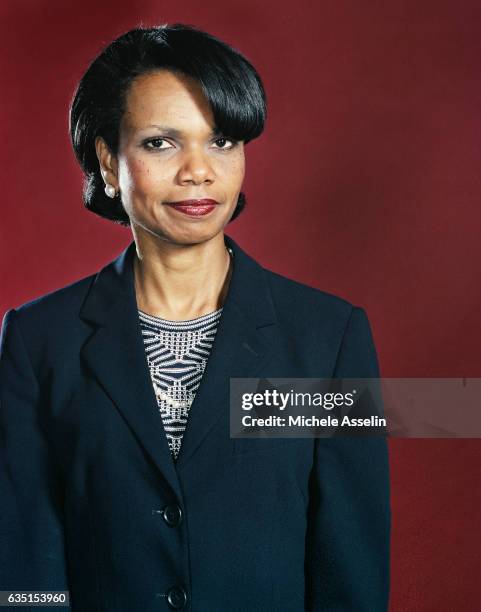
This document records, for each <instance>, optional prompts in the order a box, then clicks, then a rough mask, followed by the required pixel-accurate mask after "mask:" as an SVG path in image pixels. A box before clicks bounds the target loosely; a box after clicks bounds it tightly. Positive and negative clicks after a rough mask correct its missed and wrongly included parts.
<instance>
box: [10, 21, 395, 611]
mask: <svg viewBox="0 0 481 612" xmlns="http://www.w3.org/2000/svg"><path fill="white" fill-rule="evenodd" d="M70 119H71V121H70V124H71V125H70V128H71V136H72V143H73V147H74V150H75V153H76V155H77V158H78V160H79V162H80V164H81V166H82V168H83V170H84V171H85V174H86V182H85V189H84V201H85V204H86V206H87V208H88V209H89V210H90V211H92V212H94V213H96V214H98V215H100V216H102V217H104V218H107V219H111V220H112V221H115V222H118V223H122V224H124V225H128V226H130V228H131V230H132V234H133V241H132V242H131V243H130V245H129V246H128V247H127V248H126V249H125V250H124V251H123V252H122V253H121V254H120V255H119V257H117V258H116V259H115V260H114V261H112V262H111V263H109V264H108V265H106V266H105V267H104V268H102V270H100V272H98V273H97V274H94V275H92V276H89V277H87V278H84V279H82V280H80V281H78V282H76V283H73V284H71V285H69V286H67V287H64V288H62V289H59V290H58V291H54V292H52V293H50V294H48V295H45V296H42V297H40V298H38V299H36V300H33V301H31V302H29V303H27V304H24V305H22V306H21V307H19V308H16V309H14V308H12V309H11V310H9V311H8V312H7V313H6V315H5V318H4V321H3V326H2V345H1V346H2V348H1V362H0V363H1V366H0V376H1V423H2V437H1V443H2V446H1V452H2V474H1V484H2V489H1V491H0V493H1V496H2V504H3V507H2V517H1V534H0V535H1V539H2V546H1V553H0V555H1V564H0V567H1V569H0V572H1V584H0V589H2V590H11V591H13V590H16V591H18V590H44V591H45V590H51V591H61V590H69V592H70V599H71V601H70V603H71V606H72V609H73V610H75V611H80V612H87V611H90V610H98V611H104V612H107V611H108V612H124V611H125V612H132V611H136V610H139V611H142V612H147V611H149V612H150V611H152V612H153V611H157V610H167V609H183V610H192V611H198V612H237V611H238V612H246V611H250V612H253V611H257V610H258V611H259V612H260V611H263V612H265V611H276V612H277V611H279V612H296V611H301V610H316V611H317V610H318V611H321V610H322V611H334V610H336V611H341V610H342V611H347V610H349V611H353V612H354V611H355V612H361V611H366V612H377V611H381V610H386V609H387V600H388V586H389V580H388V569H389V524H390V514H389V480H388V457H387V448H386V442H385V440H384V439H382V438H365V439H348V438H343V439H330V440H327V439H316V440H314V439H294V440H292V439H262V440H246V439H240V438H239V439H237V438H234V439H232V438H230V435H229V381H230V377H324V378H329V377H377V376H378V365H377V359H376V352H375V348H374V345H373V341H372V336H371V332H370V328H369V323H368V320H367V317H366V314H365V312H364V310H363V309H362V308H359V307H355V306H352V305H351V304H349V303H348V302H347V301H345V300H343V299H341V298H338V297H335V296H333V295H329V294H326V293H324V292H322V291H319V290H317V289H314V288H312V287H308V286H306V285H303V284H300V283H297V282H295V281H293V280H290V279H287V278H285V277H283V276H281V275H279V274H276V273H274V272H271V271H268V270H266V269H264V268H263V267H262V266H261V265H260V264H258V263H257V262H256V261H255V260H254V259H252V258H251V257H250V256H249V255H248V254H247V253H246V252H245V251H243V250H242V249H241V248H240V246H239V245H238V244H236V242H235V241H234V240H232V239H231V238H230V237H228V236H227V235H225V234H224V233H223V230H224V228H225V226H226V225H227V224H228V223H229V222H230V221H231V220H232V219H234V218H235V217H236V216H237V215H238V214H239V213H240V212H241V211H242V208H243V206H244V202H245V199H244V196H243V194H242V192H241V187H242V182H243V178H244V146H245V145H246V144H247V143H248V142H249V141H250V140H252V139H253V138H256V137H257V136H259V135H260V134H261V132H262V129H263V124H264V120H265V95H264V90H263V87H262V83H261V80H260V78H259V76H258V74H257V73H256V71H255V69H254V68H253V66H252V65H251V64H250V63H249V62H248V61H247V60H246V59H245V58H244V57H242V56H241V55H240V54H239V53H238V52H237V51H235V50H234V49H232V48H231V47H229V46H228V45H226V44H225V43H223V42H221V41H219V40H217V39H216V38H214V37H212V36H210V35H208V34H206V33H204V32H201V31H199V30H197V29H194V28H191V27H187V26H184V25H181V24H177V25H164V26H160V27H156V28H151V29H142V28H140V29H134V30H132V31H130V32H127V33H126V34H124V35H123V36H121V37H120V38H118V39H117V40H115V41H114V42H112V43H111V44H110V45H109V46H108V47H107V48H106V49H105V50H104V51H103V52H102V53H101V54H100V55H99V56H98V57H97V58H96V59H95V60H94V62H93V63H92V64H91V66H90V67H89V69H88V70H87V72H86V73H85V74H84V76H83V77H82V79H81V81H80V83H79V86H78V89H77V92H76V94H75V96H74V99H73V102H72V107H71V116H70ZM214 338H215V342H214Z"/></svg>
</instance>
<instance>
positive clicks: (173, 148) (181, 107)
mask: <svg viewBox="0 0 481 612" xmlns="http://www.w3.org/2000/svg"><path fill="white" fill-rule="evenodd" d="M214 129H215V124H214V118H213V115H212V111H211V109H210V106H209V104H208V102H207V100H206V99H205V97H204V95H203V93H202V91H201V89H200V86H199V85H198V83H197V82H196V81H195V80H193V79H190V78H189V77H185V76H183V75H179V74H175V73H173V72H168V71H166V70H161V71H156V72H153V73H149V74H144V75H142V76H140V77H138V78H137V79H135V80H134V81H133V83H132V85H131V87H130V89H129V91H128V94H127V98H126V110H125V114H124V116H123V118H122V122H121V126H120V134H119V150H118V155H117V157H113V156H111V155H110V153H109V151H108V149H107V148H106V146H105V143H103V141H101V142H100V143H99V142H98V143H97V154H98V155H99V158H100V160H101V163H102V161H103V162H104V163H103V164H102V166H103V167H106V168H107V169H108V172H107V174H106V180H107V181H108V182H110V183H111V184H113V185H114V186H115V187H116V188H117V189H118V190H120V196H121V198H122V203H123V206H124V208H125V210H126V212H127V214H128V215H129V217H130V221H131V224H132V228H133V230H134V232H135V233H136V234H139V233H142V232H144V231H145V232H148V233H150V234H154V235H156V236H158V237H159V238H161V239H164V240H167V241H170V242H175V243H179V244H189V243H199V242H203V241H205V240H209V239H210V238H212V237H213V236H215V235H216V234H218V233H219V232H220V231H221V230H222V229H223V228H224V227H225V225H227V223H228V221H229V219H230V217H231V216H232V213H233V212H234V209H235V206H236V204H237V199H238V196H239V192H240V190H241V185H242V181H243V179H244V169H245V160H244V143H243V142H242V141H239V142H234V141H231V140H227V139H226V138H223V137H222V134H219V133H214V131H213V130H214ZM100 140H101V139H100ZM206 198H209V199H212V200H215V201H216V202H217V203H218V204H217V205H216V206H215V207H214V208H213V209H212V211H211V212H209V213H208V214H206V215H200V216H191V215H188V214H185V213H183V212H181V211H179V210H177V209H176V208H174V207H172V206H169V205H168V204H167V203H172V202H179V201H185V200H200V199H206Z"/></svg>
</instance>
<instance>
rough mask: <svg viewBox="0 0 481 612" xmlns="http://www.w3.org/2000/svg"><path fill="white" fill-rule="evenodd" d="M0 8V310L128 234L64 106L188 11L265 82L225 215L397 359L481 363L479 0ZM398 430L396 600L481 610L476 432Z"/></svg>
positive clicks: (85, 269)
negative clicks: (86, 175)
mask: <svg viewBox="0 0 481 612" xmlns="http://www.w3.org/2000/svg"><path fill="white" fill-rule="evenodd" d="M174 7H175V8H174ZM1 12H2V23H3V26H2V32H1V37H2V41H3V45H4V49H3V53H2V55H1V58H0V62H1V68H2V83H1V87H2V91H3V93H2V102H1V104H2V109H1V118H2V127H1V140H2V142H1V145H2V146H1V172H2V192H3V193H2V224H1V229H0V232H1V233H0V238H1V260H2V266H1V287H2V291H1V296H0V315H3V313H4V311H5V310H6V309H7V308H10V307H12V306H17V305H19V304H21V303H22V302H24V301H27V300H29V299H31V298H33V297H36V296H38V295H41V294H43V293H46V292H47V291H50V290H53V289H56V288H58V287H60V286H61V285H64V284H67V283H69V282H72V281H74V280H76V279H77V278H80V277H81V276H86V275H87V274H90V273H92V272H94V271H95V270H97V269H98V268H99V267H100V266H101V265H103V264H104V263H106V262H107V261H109V260H110V259H112V258H113V257H114V256H115V255H117V254H118V253H119V252H120V250H121V249H122V248H123V247H124V246H125V245H126V244H127V243H128V242H129V241H130V239H131V235H130V234H129V231H128V230H126V229H122V228H120V227H117V226H114V225H113V224H111V223H109V222H108V221H104V220H102V219H99V218H96V217H94V216H93V215H91V214H89V213H87V212H86V211H84V209H83V207H82V203H81V196H80V192H81V175H80V171H79V169H78V168H77V166H76V164H75V162H74V158H73V155H72V154H71V151H70V148H69V141H68V134H67V108H68V104H69V101H70V97H71V95H72V93H73V90H74V87H75V84H76V81H77V79H78V77H79V76H80V74H81V72H82V70H83V69H84V68H85V67H86V65H87V62H88V61H89V60H90V59H92V58H93V57H94V55H95V54H96V53H97V52H98V50H99V48H100V46H101V45H103V44H104V43H106V42H108V41H109V40H111V39H112V38H113V37H114V36H116V35H118V34H120V33H121V32H123V31H125V30H127V29H129V28H131V27H134V26H136V25H139V24H140V23H142V24H144V25H152V24H158V23H163V22H173V21H182V22H185V23H191V24H194V25H197V26H199V27H201V28H204V29H206V30H208V31H211V32H212V33H214V34H217V35H218V36H220V37H221V38H224V39H225V40H227V41H228V42H230V43H231V44H233V45H234V46H237V47H238V48H239V49H240V50H241V51H243V52H244V53H245V54H246V55H247V56H248V57H250V58H251V60H252V61H253V62H254V64H255V65H256V66H257V67H258V69H259V71H260V73H261V75H262V76H263V79H264V81H265V85H266V89H267V92H268V97H269V118H268V123H267V128H266V132H265V135H264V136H263V137H262V138H261V139H260V140H259V141H257V142H253V143H251V144H250V145H249V146H248V147H247V154H248V174H247V179H246V185H245V191H246V193H247V195H248V199H249V204H248V209H247V210H246V211H245V212H244V214H243V215H242V217H241V218H239V220H238V221H236V222H234V223H233V224H232V225H229V226H228V228H227V233H229V234H231V235H232V237H233V238H234V239H236V240H238V241H239V243H240V244H241V245H242V246H243V247H244V248H245V249H246V250H247V251H248V252H250V253H251V254H252V255H253V256H255V257H256V258H257V259H258V260H259V261H260V262H262V263H263V264H264V265H266V266H267V267H268V268H271V269H273V270H275V271H277V272H280V273H282V274H285V275H287V276H290V277H292V278H295V279H297V280H300V281H302V282H306V283H308V284H311V285H314V286H316V287H319V288H321V289H324V290H327V291H330V292H333V293H337V294H339V295H341V296H344V297H345V298H346V299H348V300H351V301H352V302H354V303H355V304H358V305H362V306H364V307H365V308H366V309H367V312H368V314H369V317H370V320H371V323H372V326H373V330H374V335H375V340H376V343H377V347H378V351H379V356H380V360H381V367H382V374H383V375H384V376H390V377H398V376H399V377H404V376H409V377H417V376H418V377H430V376H438V377H444V376H447V377H460V376H467V377H475V376H478V377H479V376H481V363H480V346H481V342H480V340H481V338H480V321H479V314H480V302H481V296H480V289H481V283H480V278H481V275H480V268H479V261H480V260H481V258H480V256H479V248H478V244H477V240H476V239H478V240H479V237H480V236H481V231H480V230H481V215H480V208H479V199H480V195H481V175H480V169H481V166H480V161H481V159H480V158H481V155H480V144H479V138H480V133H479V119H480V103H481V89H480V86H479V82H480V67H481V44H480V34H481V5H480V3H479V0H473V1H471V0H463V2H459V1H456V0H453V1H450V2H447V1H443V0H421V1H420V0H409V1H408V0H406V1H402V0H391V1H386V0H382V1H381V0H374V1H373V0H370V1H369V2H360V1H358V0H329V1H323V0H318V1H317V2H315V1H314V0H312V1H308V0H297V1H296V2H293V3H291V2H282V1H281V2H279V0H277V1H273V0H269V1H265V0H264V1H263V2H261V3H259V2H257V0H256V1H254V0H243V1H242V2H240V1H230V2H227V3H225V2H221V1H220V0H206V2H194V1H190V0H184V2H161V1H158V0H157V1H156V2H154V1H150V2H149V1H147V0H142V1H140V0H139V1H137V2H136V1H133V2H129V3H122V2H114V1H109V0H104V1H103V2H98V1H96V2H94V1H92V0H87V1H84V2H75V3H73V2H72V3H69V2H65V1H60V0H49V1H42V2H41V1H32V0H23V1H22V2H14V1H13V0H8V1H5V0H4V2H3V3H2V9H1ZM274 205H275V206H276V207H280V208H278V210H279V212H278V214H277V215H276V216H275V217H273V218H272V217H271V218H270V220H269V221H267V214H268V213H269V212H271V211H272V208H273V206H274ZM390 448H391V462H392V483H393V488H392V504H393V545H392V596H391V610H392V612H406V611H408V612H416V611H423V612H424V611H426V612H428V611H432V610H437V611H440V612H444V611H449V612H451V611H454V610H455V611H456V612H473V610H475V609H477V606H479V601H481V584H480V581H479V571H480V550H481V540H480V530H479V516H480V512H481V486H480V470H479V465H480V463H481V461H480V460H481V441H478V440H457V441H456V440H394V441H390ZM280 579H281V577H280ZM476 601H477V602H478V604H476Z"/></svg>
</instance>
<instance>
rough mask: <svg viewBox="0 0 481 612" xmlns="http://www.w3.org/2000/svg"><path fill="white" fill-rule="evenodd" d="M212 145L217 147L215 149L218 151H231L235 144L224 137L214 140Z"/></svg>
mask: <svg viewBox="0 0 481 612" xmlns="http://www.w3.org/2000/svg"><path fill="white" fill-rule="evenodd" d="M214 144H216V145H217V147H216V148H218V149H232V148H233V147H234V146H235V143H234V142H233V141H232V140H229V139H228V138H224V137H221V138H217V139H216V140H214Z"/></svg>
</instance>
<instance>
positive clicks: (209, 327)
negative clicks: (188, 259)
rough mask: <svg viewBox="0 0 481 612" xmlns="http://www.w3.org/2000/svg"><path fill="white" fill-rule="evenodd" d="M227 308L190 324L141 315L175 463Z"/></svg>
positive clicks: (160, 406) (155, 388)
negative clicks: (191, 407) (190, 411)
mask: <svg viewBox="0 0 481 612" xmlns="http://www.w3.org/2000/svg"><path fill="white" fill-rule="evenodd" d="M222 310H223V308H219V310H216V311H214V312H210V313H208V314H205V315H202V316H201V317H197V318H195V319H188V320H186V321H171V320H169V319H161V318H160V317H154V316H152V315H149V314H146V313H145V312H142V311H141V310H138V313H139V320H140V321H139V322H140V328H141V331H142V338H143V341H144V347H145V352H146V355H147V363H148V365H149V371H150V377H151V379H152V384H153V387H154V392H155V395H156V397H157V404H158V406H159V411H160V416H161V417H162V421H163V424H164V429H165V433H166V436H167V441H168V444H169V448H170V451H171V454H172V457H173V459H174V461H175V460H176V459H177V456H178V454H179V451H180V446H181V443H182V436H183V434H184V431H185V428H186V425H187V418H188V416H189V409H190V406H191V404H192V402H193V400H194V397H195V394H196V391H197V389H198V387H199V384H200V381H201V378H202V375H203V373H204V370H205V367H206V364H207V359H208V357H209V354H210V351H211V348H212V344H213V342H214V337H215V334H216V332H217V325H218V322H219V319H220V317H221V314H222Z"/></svg>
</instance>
